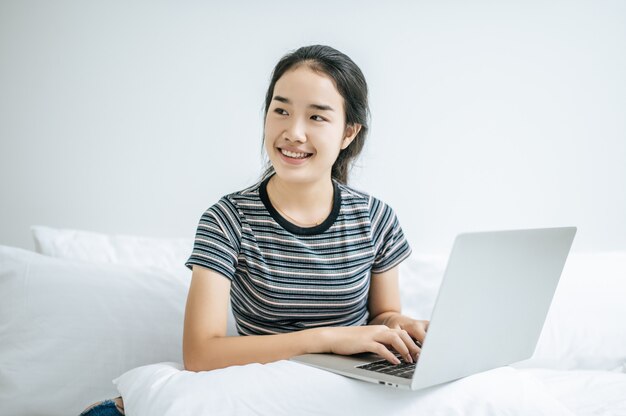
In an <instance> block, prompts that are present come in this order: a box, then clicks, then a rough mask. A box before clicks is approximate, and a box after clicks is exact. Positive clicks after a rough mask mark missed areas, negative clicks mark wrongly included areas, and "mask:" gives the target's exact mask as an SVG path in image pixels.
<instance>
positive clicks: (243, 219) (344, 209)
mask: <svg viewBox="0 0 626 416" xmlns="http://www.w3.org/2000/svg"><path fill="white" fill-rule="evenodd" d="M269 179H270V177H267V178H266V179H265V180H262V181H260V182H259V183H257V184H255V185H254V186H251V187H249V188H247V189H244V190H242V191H239V192H235V193H232V194H230V195H226V196H224V197H223V198H221V199H220V200H219V201H218V202H217V203H216V204H215V205H213V206H212V207H210V208H209V209H207V210H206V211H205V212H204V213H203V214H202V217H201V218H200V223H199V225H198V229H197V232H196V238H195V243H194V247H193V252H192V254H191V256H190V258H189V260H188V261H187V262H186V263H185V265H186V266H187V267H188V268H189V269H192V266H194V265H196V266H201V267H205V268H207V269H210V270H213V271H216V272H218V273H220V274H221V275H223V276H225V277H226V278H228V279H229V280H230V281H231V290H230V296H231V306H232V311H233V316H234V317H235V321H236V324H237V331H238V332H239V334H241V335H267V334H277V333H285V332H292V331H298V330H302V329H308V328H315V327H322V326H357V325H365V324H367V322H368V317H369V313H368V309H367V301H368V291H369V285H370V273H382V272H384V271H387V270H389V269H391V268H393V267H395V266H396V265H398V264H399V263H400V262H402V260H404V259H405V258H406V257H408V256H409V254H410V253H411V248H410V247H409V244H408V242H407V240H406V239H405V237H404V233H403V232H402V229H401V228H400V224H399V223H398V219H397V218H396V215H395V214H394V212H393V210H392V209H391V208H390V207H389V206H388V205H386V204H385V203H383V202H382V201H380V200H378V199H376V198H374V197H371V196H369V195H367V194H365V193H362V192H360V191H357V190H355V189H352V188H350V187H349V186H347V185H344V184H341V183H339V182H337V181H335V180H333V186H334V197H333V208H332V211H331V213H330V215H329V216H328V218H327V219H326V220H325V221H324V222H322V223H321V224H320V225H317V226H315V227H308V228H302V227H298V226H296V225H294V224H293V223H291V222H289V221H287V220H286V219H285V218H283V217H282V216H281V215H280V214H279V213H278V212H277V211H276V209H275V208H274V207H273V206H272V205H271V203H270V201H269V198H268V196H267V191H266V185H267V182H268V181H269ZM374 278H375V277H374Z"/></svg>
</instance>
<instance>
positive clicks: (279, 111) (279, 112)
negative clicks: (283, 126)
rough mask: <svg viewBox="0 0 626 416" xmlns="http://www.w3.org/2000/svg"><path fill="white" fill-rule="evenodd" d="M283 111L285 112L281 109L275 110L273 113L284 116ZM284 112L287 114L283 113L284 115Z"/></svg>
mask: <svg viewBox="0 0 626 416" xmlns="http://www.w3.org/2000/svg"><path fill="white" fill-rule="evenodd" d="M283 111H285V110H283V109H282V108H276V109H274V112H275V113H278V114H280V115H285V114H283V113H282V112H283ZM286 112H287V111H285V113H286Z"/></svg>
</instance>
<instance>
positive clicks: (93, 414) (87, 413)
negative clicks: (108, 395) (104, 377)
mask: <svg viewBox="0 0 626 416" xmlns="http://www.w3.org/2000/svg"><path fill="white" fill-rule="evenodd" d="M123 414H124V413H122V412H120V411H119V410H118V408H117V406H116V405H115V401H114V400H113V399H108V400H104V401H101V402H98V403H96V404H94V405H91V406H89V407H88V408H87V409H85V410H83V412H82V413H81V414H80V415H79V416H122V415H123Z"/></svg>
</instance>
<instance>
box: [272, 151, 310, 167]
mask: <svg viewBox="0 0 626 416" xmlns="http://www.w3.org/2000/svg"><path fill="white" fill-rule="evenodd" d="M281 149H282V150H287V151H289V152H294V153H309V154H311V155H313V153H311V152H305V151H304V150H302V149H297V148H293V147H277V148H276V152H277V153H278V157H280V160H282V161H283V162H285V163H286V164H288V165H293V166H299V165H303V164H305V163H306V162H308V160H309V159H310V158H311V156H309V157H307V158H304V159H292V158H290V157H287V156H285V155H284V154H283V152H281Z"/></svg>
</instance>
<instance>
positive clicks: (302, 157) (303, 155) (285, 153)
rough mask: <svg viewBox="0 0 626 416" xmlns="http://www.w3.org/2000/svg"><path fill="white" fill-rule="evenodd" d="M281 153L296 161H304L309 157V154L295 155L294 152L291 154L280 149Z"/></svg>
mask: <svg viewBox="0 0 626 416" xmlns="http://www.w3.org/2000/svg"><path fill="white" fill-rule="evenodd" d="M280 151H281V152H282V154H284V155H285V156H287V157H291V158H294V159H304V158H305V157H308V156H309V153H294V152H290V151H289V150H284V149H280Z"/></svg>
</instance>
